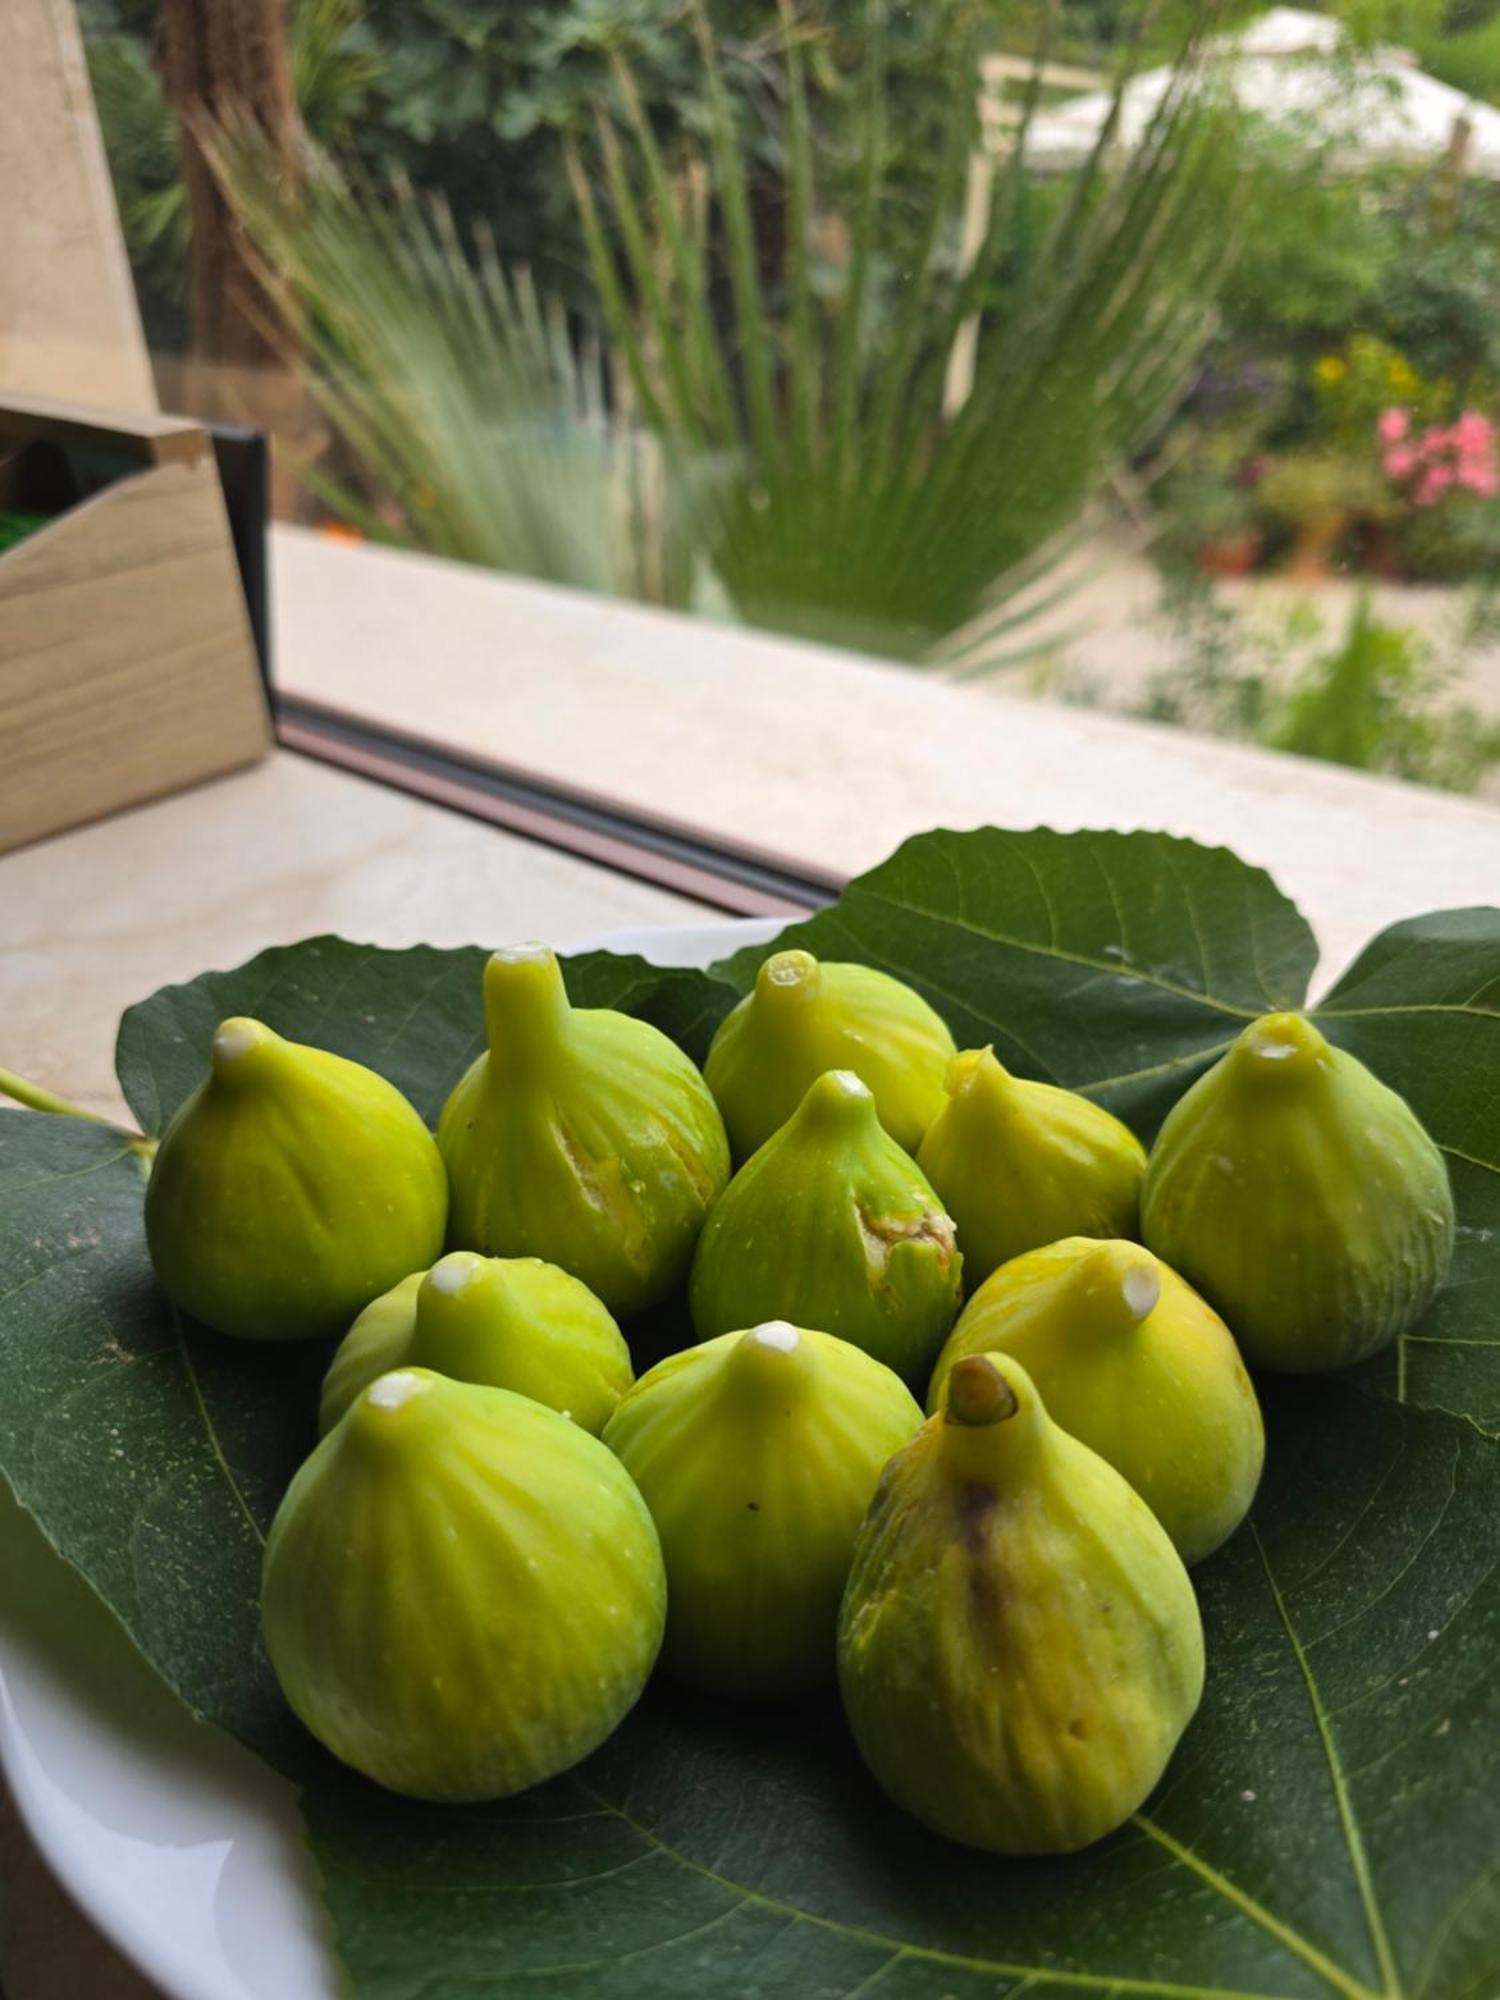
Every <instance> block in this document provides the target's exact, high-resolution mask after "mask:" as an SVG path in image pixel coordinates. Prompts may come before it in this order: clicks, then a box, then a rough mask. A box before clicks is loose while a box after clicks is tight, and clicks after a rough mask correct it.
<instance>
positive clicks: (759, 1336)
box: [750, 1319, 802, 1354]
mask: <svg viewBox="0 0 1500 2000" xmlns="http://www.w3.org/2000/svg"><path fill="white" fill-rule="evenodd" d="M750 1337H751V1339H752V1340H753V1341H754V1342H755V1344H756V1345H757V1346H758V1347H774V1348H775V1349H776V1351H777V1353H778V1354H793V1353H795V1352H796V1350H797V1347H798V1345H799V1343H800V1341H801V1339H802V1336H801V1334H800V1333H798V1331H797V1329H796V1327H794V1326H792V1325H790V1324H789V1323H788V1321H786V1320H784V1319H769V1320H767V1321H766V1323H765V1325H764V1326H758V1327H756V1329H755V1331H754V1332H753V1333H752V1334H751V1336H750Z"/></svg>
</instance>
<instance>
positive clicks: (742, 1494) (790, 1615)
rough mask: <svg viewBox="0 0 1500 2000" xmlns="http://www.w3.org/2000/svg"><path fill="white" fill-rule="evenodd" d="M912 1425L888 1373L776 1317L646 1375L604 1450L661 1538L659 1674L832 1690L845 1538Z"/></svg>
mask: <svg viewBox="0 0 1500 2000" xmlns="http://www.w3.org/2000/svg"><path fill="white" fill-rule="evenodd" d="M921 1421H922V1412H921V1410H920V1409H919V1408H918V1407H917V1405H916V1403H915V1402H914V1401H913V1399H912V1396H911V1394H910V1392H909V1391H908V1390H907V1388H906V1387H905V1385H904V1384H903V1383H902V1382H901V1380H900V1379H899V1377H897V1376H895V1375H893V1374H892V1373H891V1371H890V1369H889V1368H885V1367H882V1366H881V1364H880V1363H879V1362H878V1361H872V1360H871V1359H870V1357H869V1356H868V1355H867V1354H862V1353H861V1352H860V1351H859V1349H858V1348H857V1347H850V1346H849V1345H848V1343H847V1342H846V1341H842V1340H835V1339H834V1338H833V1336H832V1335H831V1334H826V1333H810V1332H808V1331H806V1330H805V1329H803V1328H800V1327H794V1326H787V1325H785V1324H784V1323H780V1322H772V1323H770V1324H768V1325H766V1326H758V1327H754V1328H752V1329H751V1330H750V1331H749V1332H748V1333H726V1334H721V1335H720V1337H719V1338H718V1339H717V1340H710V1341H706V1342H705V1343H704V1345H703V1346H701V1347H692V1348H689V1349H688V1350H687V1352H686V1353H685V1354H673V1355H670V1356H669V1357H668V1358H667V1359H666V1360H665V1361H662V1362H659V1363H658V1364H657V1366H656V1367H655V1368H653V1369H651V1370H650V1372H649V1373H648V1374H646V1375H643V1376H642V1377H641V1379H640V1381H639V1382H638V1383H637V1384H636V1385H635V1387H634V1388H633V1389H632V1390H631V1392H630V1394H629V1395H628V1396H627V1397H626V1398H625V1400H624V1402H622V1403H621V1405H620V1407H619V1409H618V1410H617V1411H616V1412H615V1414H614V1416H613V1417H612V1418H611V1419H610V1421H609V1425H608V1427H607V1428H606V1430H605V1433H604V1442H605V1443H606V1444H607V1445H608V1446H609V1447H610V1449H611V1450H612V1451H614V1452H616V1453H617V1454H618V1456H619V1458H620V1461H621V1463H622V1464H623V1465H624V1467H625V1469H626V1471H627V1472H628V1473H629V1474H630V1475H631V1477H632V1478H633V1479H634V1480H635V1482H636V1484H637V1486H639V1487H640V1489H641V1492H642V1493H643V1494H644V1495H645V1499H646V1505H647V1506H648V1507H649V1508H650V1509H651V1514H652V1517H653V1519H654V1520H655V1522H656V1527H657V1532H658V1533H659V1535H660V1536H661V1545H662V1553H663V1555H664V1557H665V1559H666V1566H667V1604H668V1609H667V1636H666V1641H665V1644H664V1645H663V1647H662V1665H663V1666H664V1667H665V1668H666V1669H667V1670H668V1672H670V1673H673V1674H675V1675H677V1676H678V1678H679V1679H681V1680H685V1681H690V1682H692V1683H694V1684H695V1685H696V1686H699V1687H704V1688H709V1689H712V1690H713V1691H714V1692H716V1693H719V1694H740V1695H775V1694H789V1693H793V1692H796V1691H798V1690H801V1689H805V1688H811V1687H816V1686H818V1685H819V1684H820V1683H822V1682H825V1681H831V1680H832V1679H833V1671H834V1634H835V1629H836V1627H837V1624H838V1611H839V1599H840V1597H841V1596H842V1594H843V1589H844V1580H845V1578H846V1577H847V1576H848V1574H849V1561H850V1557H851V1556H852V1554H853V1552H854V1536H855V1532H856V1530H857V1529H858V1527H859V1524H860V1521H861V1520H862V1519H863V1517H864V1512H865V1509H866V1507H867V1506H868V1505H869V1503H870V1495H871V1494H872V1493H873V1492H874V1491H875V1482H876V1480H877V1479H878V1478H879V1476H880V1468H881V1467H882V1466H883V1465H884V1464H885V1462H886V1460H887V1459H888V1458H889V1457H890V1455H891V1453H892V1452H893V1451H895V1450H896V1448H897V1446H898V1445H902V1444H905V1442H906V1440H907V1439H908V1438H909V1437H910V1436H911V1434H912V1432H913V1431H914V1430H916V1428H917V1426H918V1425H919V1424H920V1423H921Z"/></svg>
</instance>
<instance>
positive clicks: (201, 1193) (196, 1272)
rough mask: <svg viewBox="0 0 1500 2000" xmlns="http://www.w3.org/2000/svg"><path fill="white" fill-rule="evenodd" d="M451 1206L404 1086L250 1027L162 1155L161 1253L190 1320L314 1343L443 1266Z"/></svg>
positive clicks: (153, 1190) (217, 1060) (149, 1214)
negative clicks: (409, 1278) (427, 1269)
mask: <svg viewBox="0 0 1500 2000" xmlns="http://www.w3.org/2000/svg"><path fill="white" fill-rule="evenodd" d="M447 1209H448V1185H447V1180H446V1177H445V1176H444V1173H443V1163H442V1160H441V1159H440V1158H439V1156H438V1150H437V1147H436V1145H435V1144H434V1143H433V1138H432V1134H431V1133H430V1132H429V1131H428V1130H427V1127H426V1126H425V1125H424V1124H423V1123H422V1121H421V1119H420V1118H419V1117H418V1116H417V1113H416V1111H415V1110H414V1109H413V1108H412V1106H411V1105H410V1104H409V1103H408V1102H407V1100H406V1099H405V1098H404V1097H403V1096H402V1095H401V1093H400V1091H399V1090H397V1089H396V1087H395V1085H394V1084H390V1083H387V1082H386V1080H385V1078H384V1077H383V1076H377V1075H376V1074H375V1072H374V1070H371V1069H365V1068H364V1067H363V1065H362V1064H360V1063H356V1062H349V1061H348V1060H347V1059H346V1058H345V1057H343V1056H336V1055H330V1054H329V1053H328V1051H327V1050H326V1049H314V1048H308V1047H306V1046H304V1045H303V1044H302V1043H300V1042H289V1041H284V1040H283V1039H282V1037H281V1036H280V1035H278V1034H276V1033H274V1032H273V1030H272V1029H270V1028H268V1027H266V1025H265V1024H264V1022H261V1021H252V1020H248V1019H238V1018H237V1019H234V1020H229V1021H223V1022H221V1023H220V1025H219V1029H218V1032H217V1033H216V1034H215V1036H214V1041H213V1055H212V1060H211V1064H210V1068H209V1073H208V1075H207V1077H206V1078H205V1079H204V1081H203V1082H202V1083H201V1084H200V1085H199V1086H198V1088H197V1089H196V1090H195V1091H194V1092H193V1094H192V1096H191V1097H189V1098H188V1100H187V1102H186V1103H185V1104H184V1105H183V1106H182V1108H181V1110H180V1111H179V1112H178V1113H177V1115H176V1117H175V1118H174V1119H173V1120H172V1122H171V1124H170V1125H169V1126H168V1127H167V1130H166V1133H165V1134H164V1136H163V1138H162V1142H161V1145H160V1146H159V1147H158V1148H157V1152H156V1158H155V1160H154V1161H153V1163H152V1168H151V1180H150V1183H149V1185H148V1186H147V1189H146V1242H147V1245H148V1247H149V1249H150V1251H151V1261H152V1263H153V1265H154V1266H155V1267H156V1275H157V1277H158V1278H159V1279H160V1280H161V1283H162V1288H163V1290H164V1291H165V1292H166V1293H167V1295H168V1297H169V1298H170V1299H171V1300H172V1302H173V1303H174V1304H175V1305H177V1306H180V1307H181V1308H182V1310H183V1311H184V1312H188V1313H191V1314H192V1315H193V1317H194V1318H195V1319H200V1320H202V1321H203V1322H204V1323H205V1325H208V1326H211V1327H215V1328H217V1329H218V1331H219V1332H220V1333H229V1334H234V1335H237V1336H239V1337H242V1338H244V1339H248V1340H299V1339H308V1338H312V1337H313V1336H316V1335H320V1334H332V1333H340V1332H342V1331H343V1329H344V1328H345V1327H347V1326H348V1324H349V1322H350V1320H351V1319H353V1317H354V1315H355V1314H356V1313H357V1312H359V1311H360V1310H361V1308H362V1307H364V1306H366V1305H368V1304H369V1302H370V1300H371V1299H373V1298H375V1297H377V1296H378V1295H379V1294H380V1293H381V1292H383V1291H386V1290H387V1289H388V1288H389V1287H390V1286H391V1285H393V1284H395V1283H396V1281H397V1279H398V1278H402V1277H404V1276H405V1275H406V1274H407V1272H409V1271H412V1270H415V1269H417V1268H418V1267H419V1266H424V1265H427V1264H430V1263H431V1262H432V1260H433V1258H434V1257H436V1256H437V1255H438V1253H439V1251H440V1250H441V1249H442V1247H443V1224H444V1219H445V1217H446V1215H447Z"/></svg>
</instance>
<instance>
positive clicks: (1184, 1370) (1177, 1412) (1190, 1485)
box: [927, 1236, 1266, 1563]
mask: <svg viewBox="0 0 1500 2000" xmlns="http://www.w3.org/2000/svg"><path fill="white" fill-rule="evenodd" d="M968 1354H1008V1355H1010V1356H1012V1357H1013V1358H1014V1359H1015V1360H1017V1361H1019V1362H1020V1363H1021V1364H1022V1365H1023V1367H1024V1368H1025V1369H1026V1372H1027V1374H1028V1375H1029V1376H1030V1377H1031V1379H1032V1381H1033V1382H1034V1383H1035V1385H1036V1388H1037V1390H1038V1392H1039V1393H1040V1395H1041V1397H1042V1399H1043V1401H1044V1402H1045V1403H1046V1405H1047V1409H1048V1412H1049V1414H1050V1415H1051V1417H1052V1419H1053V1421H1054V1422H1055V1423H1058V1424H1061V1425H1062V1427H1063V1429H1064V1430H1065V1431H1068V1432H1069V1433H1070V1434H1071V1435H1072V1436H1073V1437H1075V1438H1077V1439H1078V1440H1079V1441H1080V1443H1082V1444H1086V1445H1088V1446H1089V1448H1090V1449H1091V1450H1093V1451H1096V1452H1098V1454H1099V1456H1100V1457H1101V1458H1103V1459H1106V1460H1107V1461H1108V1462H1109V1464H1111V1465H1112V1466H1113V1467H1114V1469H1115V1471H1116V1472H1118V1473H1120V1474H1121V1475H1122V1476H1123V1477H1124V1478H1125V1479H1127V1480H1128V1481H1129V1482H1130V1484H1131V1485H1132V1486H1133V1487H1134V1488H1135V1490H1136V1492H1137V1493H1139V1494H1140V1496H1141V1498H1142V1499H1143V1500H1144V1501H1146V1502H1147V1504H1148V1505H1149V1506H1150V1508H1151V1511H1152V1512H1153V1513H1154V1514H1155V1516H1156V1518H1157V1519H1158V1520H1159V1521H1160V1522H1161V1524H1162V1526H1163V1527H1164V1528H1165V1529H1166V1531H1167V1533H1168V1534H1169V1535H1170V1536H1171V1538H1172V1541H1173V1543H1174V1545H1175V1546H1176V1549H1177V1553H1178V1554H1179V1555H1180V1556H1181V1557H1182V1559H1183V1561H1184V1562H1188V1563H1193V1562H1199V1561H1201V1560H1202V1558H1203V1557H1204V1556H1206V1555H1208V1554H1209V1553H1210V1551H1211V1550H1213V1549H1216V1548H1217V1547H1218V1546H1219V1544H1220V1543H1221V1542H1222V1541H1224V1540H1225V1539H1226V1537H1228V1536H1229V1535H1231V1534H1232V1533H1233V1532H1234V1530H1235V1529H1236V1528H1237V1527H1238V1526H1239V1524H1240V1522H1241V1521H1242V1520H1243V1519H1244V1518H1245V1516H1246V1514H1247V1513H1248V1512H1249V1511H1250V1503H1251V1501H1252V1500H1253V1499H1254V1497H1255V1489H1256V1486H1257V1484H1258V1483H1259V1480H1260V1472H1261V1465H1262V1462H1263V1460H1264V1458H1265V1449H1266V1441H1265V1431H1264V1428H1263V1426H1262V1423H1261V1415H1260V1405H1259V1403H1258V1402H1257V1401H1256V1397H1255V1390H1254V1389H1253V1388H1252V1386H1251V1383H1250V1377H1249V1376H1248V1375H1247V1374H1246V1372H1245V1364H1244V1363H1243V1361H1241V1359H1240V1354H1239V1349H1238V1348H1237V1347H1236V1346H1235V1344H1234V1336H1233V1335H1232V1334H1231V1333H1230V1331H1229V1329H1228V1327H1227V1326H1225V1324H1224V1322H1223V1320H1221V1319H1220V1318H1219V1315H1218V1314H1217V1313H1216V1312H1215V1311H1214V1310H1213V1308H1212V1307H1211V1306H1209V1305H1207V1304H1206V1303H1205V1302H1204V1300H1202V1299H1200V1298H1199V1296H1198V1294H1197V1293H1196V1292H1195V1291H1194V1290H1193V1289H1192V1287H1191V1286H1190V1285H1185V1284H1184V1283H1183V1281H1182V1279H1181V1278H1179V1277H1178V1275H1177V1273H1176V1272H1175V1271H1171V1270H1169V1269H1168V1268H1167V1266H1166V1265H1165V1264H1163V1263H1160V1262H1159V1261H1158V1260H1157V1259H1156V1258H1155V1257H1153V1256H1152V1254H1151V1252H1150V1251H1149V1250H1144V1249H1142V1247H1141V1245H1140V1244H1139V1243H1122V1242H1108V1243H1100V1242H1096V1241H1093V1240H1091V1239H1090V1238H1088V1237H1085V1236H1074V1237H1070V1238H1068V1239H1067V1240H1066V1241H1064V1242H1062V1243H1052V1244H1049V1245H1047V1246H1046V1247H1045V1248H1043V1249H1041V1250H1031V1251H1028V1252H1027V1254H1026V1255H1025V1256H1024V1257H1016V1258H1013V1259H1012V1260H1011V1262H1010V1263H1008V1264H1003V1265H1002V1266H1001V1267H1000V1269H999V1270H998V1271H996V1272H995V1273H994V1275H993V1276H992V1277H991V1278H989V1279H987V1280H986V1282H985V1283H984V1284H983V1285H981V1286H980V1288H979V1290H978V1291H977V1292H976V1293H975V1294H974V1296H973V1298H971V1299H970V1301H969V1303H968V1305H967V1306H966V1307H965V1308H964V1310H963V1313H962V1314H961V1315H960V1317H959V1322H958V1324H957V1326H955V1327H954V1329H953V1332H952V1333H951V1334H950V1335H949V1337H948V1343H947V1345H946V1346H945V1347H944V1349H943V1351H942V1353H941V1354H940V1355H939V1357H938V1364H937V1367H936V1368H935V1369H934V1370H933V1374H932V1386H931V1389H930V1391H929V1393H928V1398H927V1407H928V1409H929V1410H937V1409H941V1407H942V1405H943V1400H944V1396H945V1393H946V1390H947V1383H948V1376H949V1374H950V1372H951V1370H952V1368H953V1366H954V1364H955V1362H957V1361H960V1360H962V1359H963V1357H964V1356H965V1355H968Z"/></svg>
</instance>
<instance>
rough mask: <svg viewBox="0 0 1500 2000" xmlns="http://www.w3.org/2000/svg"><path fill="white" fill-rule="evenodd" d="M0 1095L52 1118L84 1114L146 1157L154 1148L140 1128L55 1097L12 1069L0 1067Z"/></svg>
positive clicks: (154, 1143)
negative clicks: (115, 1133)
mask: <svg viewBox="0 0 1500 2000" xmlns="http://www.w3.org/2000/svg"><path fill="white" fill-rule="evenodd" d="M0 1097H9V1098H12V1099H14V1101H15V1102H16V1103H17V1104H24V1105H25V1106H26V1109H27V1110H28V1111H45V1112H47V1113H49V1114H50V1115H51V1116H52V1117H54V1118H84V1119H87V1120H88V1122H89V1123H90V1124H91V1125H103V1126H104V1127H105V1128H106V1130H108V1131H110V1132H118V1133H119V1135H120V1137H121V1138H122V1139H124V1140H125V1142H126V1143H127V1145H128V1146H129V1147H130V1149H131V1151H132V1152H136V1153H140V1154H142V1155H143V1156H144V1157H145V1158H147V1159H149V1158H150V1157H151V1155H152V1154H153V1153H154V1152H155V1151H156V1141H155V1140H154V1139H148V1138H147V1137H146V1135H145V1133H144V1132H137V1131H136V1130H135V1129H134V1128H133V1127H132V1126H129V1125H121V1124H118V1123H117V1122H116V1120H115V1119H113V1118H104V1117H101V1115H100V1114H99V1113H98V1112H97V1111H89V1110H86V1109H85V1107H84V1106H83V1105H81V1104H74V1103H73V1101H72V1099H71V1098H67V1097H59V1096H58V1095H57V1093H56V1092H55V1091H52V1090H45V1089H43V1087H42V1085H41V1084H39V1083H32V1082H30V1081H29V1080H28V1079H27V1078H26V1077H24V1076H17V1075H16V1072H15V1071H14V1070H13V1069H0Z"/></svg>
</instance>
